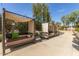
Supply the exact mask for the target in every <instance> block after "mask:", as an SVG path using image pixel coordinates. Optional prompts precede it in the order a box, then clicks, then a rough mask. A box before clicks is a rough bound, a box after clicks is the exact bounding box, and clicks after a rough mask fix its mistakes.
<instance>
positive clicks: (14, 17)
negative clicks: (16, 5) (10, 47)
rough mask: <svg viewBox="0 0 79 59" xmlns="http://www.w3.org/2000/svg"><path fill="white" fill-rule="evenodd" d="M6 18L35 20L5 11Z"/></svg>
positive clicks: (21, 20) (15, 20)
mask: <svg viewBox="0 0 79 59" xmlns="http://www.w3.org/2000/svg"><path fill="white" fill-rule="evenodd" d="M5 18H6V19H9V20H12V21H14V22H30V21H33V20H32V19H31V18H27V17H23V16H21V15H18V14H15V13H11V12H9V11H5Z"/></svg>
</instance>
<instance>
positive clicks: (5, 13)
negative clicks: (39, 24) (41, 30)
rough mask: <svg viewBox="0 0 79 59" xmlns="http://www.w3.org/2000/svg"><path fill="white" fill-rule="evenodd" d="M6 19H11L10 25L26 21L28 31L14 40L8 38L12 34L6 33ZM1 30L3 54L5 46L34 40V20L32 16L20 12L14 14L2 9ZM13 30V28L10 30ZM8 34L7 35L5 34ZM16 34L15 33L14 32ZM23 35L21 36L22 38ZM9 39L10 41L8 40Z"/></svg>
mask: <svg viewBox="0 0 79 59" xmlns="http://www.w3.org/2000/svg"><path fill="white" fill-rule="evenodd" d="M6 20H8V21H12V25H13V26H15V25H16V23H27V24H28V25H27V26H28V27H27V28H28V31H27V32H30V34H29V33H26V34H24V35H19V36H18V37H19V38H18V39H16V40H14V41H13V40H12V38H8V37H9V36H12V34H11V33H10V34H7V31H6V27H5V26H6ZM2 30H3V40H2V43H3V44H2V45H3V55H4V54H5V50H6V48H11V47H14V46H18V45H22V44H25V43H28V42H32V41H34V38H35V37H34V35H35V34H34V32H35V29H34V20H33V19H32V18H29V17H26V16H23V15H20V14H16V13H13V12H10V11H7V10H5V9H3V15H2ZM12 31H14V29H13V30H12ZM7 35H9V36H7ZM16 35H17V34H16ZM22 37H23V38H22ZM8 40H11V41H8Z"/></svg>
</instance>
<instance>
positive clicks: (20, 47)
mask: <svg viewBox="0 0 79 59" xmlns="http://www.w3.org/2000/svg"><path fill="white" fill-rule="evenodd" d="M63 34H64V32H60V34H59V35H56V36H54V37H58V36H60V35H63ZM51 38H53V37H51ZM46 40H50V38H49V39H41V40H38V41H34V42H30V43H26V44H23V45H20V46H17V47H13V48H10V50H11V51H10V52H8V53H6V54H5V55H7V54H9V53H11V52H13V51H16V50H19V49H23V48H25V47H27V46H30V45H33V44H36V43H40V42H43V41H46Z"/></svg>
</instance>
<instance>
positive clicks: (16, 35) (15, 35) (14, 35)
mask: <svg viewBox="0 0 79 59" xmlns="http://www.w3.org/2000/svg"><path fill="white" fill-rule="evenodd" d="M18 38H19V33H17V32H13V33H12V39H13V40H16V39H18Z"/></svg>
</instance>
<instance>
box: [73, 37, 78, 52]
mask: <svg viewBox="0 0 79 59" xmlns="http://www.w3.org/2000/svg"><path fill="white" fill-rule="evenodd" d="M72 42H73V44H72V46H73V47H74V48H75V49H76V50H78V51H79V39H77V38H76V37H74V38H73V41H72Z"/></svg>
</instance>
